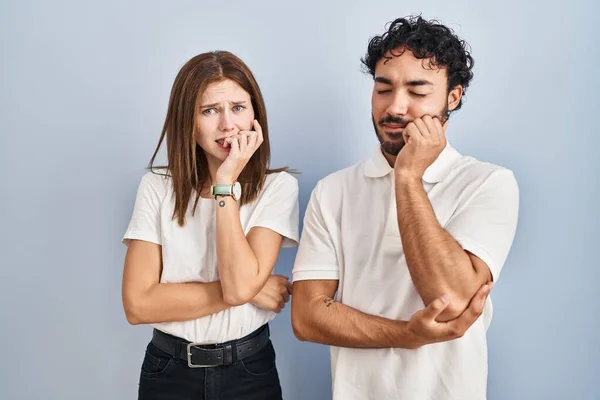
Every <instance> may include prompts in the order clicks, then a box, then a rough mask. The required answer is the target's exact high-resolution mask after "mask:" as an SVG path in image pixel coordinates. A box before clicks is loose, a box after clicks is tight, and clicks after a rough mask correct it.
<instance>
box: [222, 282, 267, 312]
mask: <svg viewBox="0 0 600 400" xmlns="http://www.w3.org/2000/svg"><path fill="white" fill-rule="evenodd" d="M221 289H222V290H223V301H224V302H225V303H227V304H228V305H230V306H232V307H235V306H241V305H243V304H246V303H248V302H250V300H252V299H253V298H254V296H256V295H257V294H258V292H256V293H255V291H254V290H253V288H251V287H249V286H248V285H246V286H244V287H235V286H233V285H226V284H224V283H223V282H221Z"/></svg>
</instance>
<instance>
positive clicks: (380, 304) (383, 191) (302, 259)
mask: <svg viewBox="0 0 600 400" xmlns="http://www.w3.org/2000/svg"><path fill="white" fill-rule="evenodd" d="M423 185H424V189H425V191H426V192H427V196H428V197H429V201H430V202H431V204H432V206H433V210H434V211H435V214H436V217H437V219H438V221H439V222H440V224H441V226H442V227H444V229H446V230H447V231H448V232H449V233H450V234H451V235H452V236H453V237H454V238H455V239H456V240H457V242H458V243H460V245H461V246H462V247H463V248H464V249H465V250H468V251H470V252H472V253H473V254H475V255H476V256H478V257H479V258H481V259H482V260H483V261H485V262H486V263H487V265H488V266H489V267H490V270H491V273H492V275H493V278H494V281H497V280H498V276H499V274H500V270H501V269H502V266H503V264H504V261H505V259H506V257H507V255H508V252H509V250H510V247H511V245H512V241H513V237H514V234H515V229H516V224H517V216H518V204H519V191H518V186H517V183H516V181H515V178H514V176H513V173H512V172H511V171H510V170H507V169H505V168H502V167H499V166H496V165H493V164H489V163H484V162H480V161H477V160H475V159H474V158H472V157H465V156H462V155H460V154H459V153H458V152H457V151H456V150H455V149H454V148H452V147H451V146H450V145H449V144H448V145H447V146H446V148H445V149H444V150H443V151H442V153H441V154H440V156H439V157H438V158H437V160H436V161H435V162H434V163H433V164H432V165H431V166H430V167H429V168H428V169H427V170H426V171H425V174H424V177H423ZM293 277H294V281H301V280H313V279H335V280H339V288H338V291H337V293H336V297H335V299H336V300H337V301H339V302H341V303H343V304H346V305H348V306H350V307H354V308H356V309H358V310H360V311H362V312H365V313H368V314H371V315H377V316H381V317H385V318H389V319H394V320H405V321H406V320H409V319H410V317H411V316H412V315H413V314H414V313H415V312H416V311H418V310H420V309H422V308H423V307H424V304H423V301H422V300H421V297H420V296H419V294H418V293H417V290H416V289H415V286H414V284H413V282H412V280H411V277H410V274H409V271H408V266H407V264H406V259H405V257H404V253H403V250H402V242H401V239H400V232H399V230H398V222H397V212H396V203H395V190H394V174H393V169H392V168H391V167H390V166H389V164H388V162H387V161H386V159H385V158H384V156H383V154H382V153H381V150H380V148H379V146H378V147H377V149H376V150H375V152H374V153H373V156H372V157H371V158H370V159H368V160H366V161H363V162H360V163H359V164H357V165H355V166H352V167H350V168H346V169H343V170H341V171H338V172H335V173H333V174H332V175H329V176H328V177H326V178H324V179H322V180H321V181H319V182H318V184H317V186H316V188H315V189H314V190H313V192H312V195H311V199H310V202H309V204H308V207H307V210H306V215H305V217H304V230H303V232H302V237H301V240H300V246H299V249H298V254H297V257H296V261H295V265H294V270H293ZM491 317H492V305H491V301H490V300H488V303H487V304H486V308H485V311H484V315H483V316H482V318H479V319H478V320H477V321H476V322H475V323H474V324H473V325H472V326H471V327H470V328H469V330H468V331H467V332H466V333H465V335H464V336H463V337H462V338H460V339H456V340H452V341H448V342H443V343H436V344H431V345H427V346H423V347H421V348H419V349H416V350H409V349H400V348H386V349H352V348H340V347H334V346H331V367H332V380H333V382H332V384H333V398H334V400H366V399H373V400H384V399H406V400H421V399H423V400H434V399H435V400H451V399H452V400H458V399H460V400H471V399H473V400H475V399H476V400H481V399H485V398H486V383H487V344H486V331H487V328H488V326H489V323H490V320H491Z"/></svg>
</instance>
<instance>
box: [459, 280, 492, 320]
mask: <svg viewBox="0 0 600 400" xmlns="http://www.w3.org/2000/svg"><path fill="white" fill-rule="evenodd" d="M491 286H493V285H492V284H491V283H487V284H485V285H483V286H481V287H480V288H479V290H478V291H477V293H475V295H474V296H473V297H472V298H471V301H470V302H469V306H468V307H467V309H466V310H465V311H464V312H463V313H462V314H461V315H460V316H459V317H458V318H456V319H455V320H454V321H457V322H459V323H464V324H467V327H468V326H471V324H472V323H473V322H475V320H477V318H479V316H480V315H481V314H482V313H483V308H484V307H485V301H486V300H487V297H488V294H489V293H490V287H491Z"/></svg>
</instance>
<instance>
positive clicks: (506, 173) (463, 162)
mask: <svg viewBox="0 0 600 400" xmlns="http://www.w3.org/2000/svg"><path fill="white" fill-rule="evenodd" d="M453 175H454V179H453V180H454V181H462V182H464V183H465V184H469V183H470V184H473V183H475V184H477V185H478V186H479V185H482V184H483V183H485V182H488V181H494V182H505V183H506V182H510V183H514V184H516V179H515V176H514V173H513V171H512V170H511V169H509V168H507V167H504V166H501V165H498V164H494V163H491V162H488V161H481V160H478V159H477V158H475V157H472V156H463V157H461V159H460V160H459V161H458V162H457V163H456V164H455V165H454V168H453Z"/></svg>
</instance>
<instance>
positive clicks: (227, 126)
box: [195, 79, 254, 164]
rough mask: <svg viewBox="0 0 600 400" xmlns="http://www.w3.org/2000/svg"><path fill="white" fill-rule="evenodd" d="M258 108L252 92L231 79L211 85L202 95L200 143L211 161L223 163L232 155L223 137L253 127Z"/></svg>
mask: <svg viewBox="0 0 600 400" xmlns="http://www.w3.org/2000/svg"><path fill="white" fill-rule="evenodd" d="M253 121H254V109H253V107H252V102H251V99H250V94H249V93H248V92H246V91H245V90H244V89H242V87H241V86H240V85H238V84H237V83H236V82H234V81H232V80H230V79H224V80H222V81H219V82H215V83H211V84H210V85H208V87H207V88H206V90H205V91H204V93H202V96H201V98H200V109H199V112H198V115H197V118H196V127H195V128H196V132H195V138H196V142H197V143H198V145H199V146H200V147H202V149H203V150H204V152H205V153H206V157H207V159H208V162H209V163H213V164H214V163H216V164H220V163H222V162H223V161H224V160H225V158H227V156H228V154H229V150H230V148H229V147H225V146H223V140H224V139H226V138H228V137H230V136H233V135H237V134H238V133H239V132H240V131H250V130H252V122H253Z"/></svg>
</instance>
